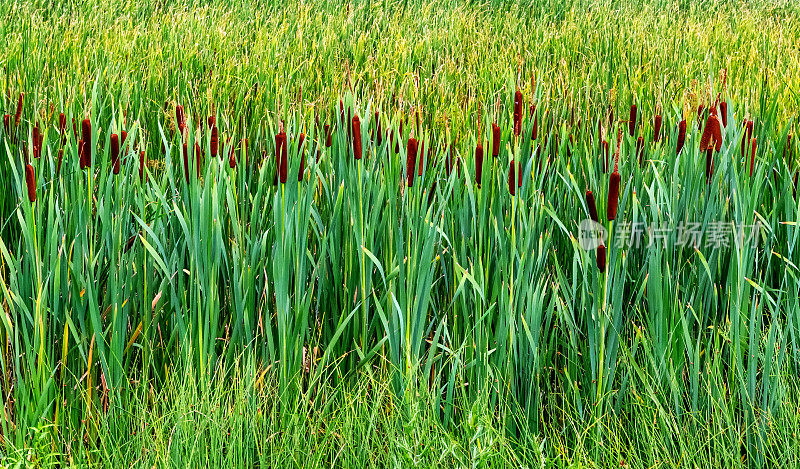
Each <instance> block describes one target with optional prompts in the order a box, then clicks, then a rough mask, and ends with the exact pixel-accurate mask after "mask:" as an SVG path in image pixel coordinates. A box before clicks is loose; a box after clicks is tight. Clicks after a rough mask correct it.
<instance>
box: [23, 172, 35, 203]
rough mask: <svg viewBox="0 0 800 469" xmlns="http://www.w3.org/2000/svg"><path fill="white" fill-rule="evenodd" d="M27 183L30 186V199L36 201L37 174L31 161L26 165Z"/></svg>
mask: <svg viewBox="0 0 800 469" xmlns="http://www.w3.org/2000/svg"><path fill="white" fill-rule="evenodd" d="M25 184H26V185H27V186H28V200H30V202H31V203H33V202H36V176H35V175H34V173H33V166H31V164H30V163H27V164H26V165H25Z"/></svg>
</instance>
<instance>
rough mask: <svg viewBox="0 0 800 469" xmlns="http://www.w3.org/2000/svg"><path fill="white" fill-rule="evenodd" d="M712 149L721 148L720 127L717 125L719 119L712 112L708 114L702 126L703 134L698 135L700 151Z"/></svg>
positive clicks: (717, 149)
mask: <svg viewBox="0 0 800 469" xmlns="http://www.w3.org/2000/svg"><path fill="white" fill-rule="evenodd" d="M708 149H714V150H715V151H719V150H720V149H722V129H721V128H720V125H719V119H717V116H715V115H714V114H711V115H709V116H708V119H707V120H706V125H705V127H704V128H703V134H702V136H701V137H700V151H706V150H708Z"/></svg>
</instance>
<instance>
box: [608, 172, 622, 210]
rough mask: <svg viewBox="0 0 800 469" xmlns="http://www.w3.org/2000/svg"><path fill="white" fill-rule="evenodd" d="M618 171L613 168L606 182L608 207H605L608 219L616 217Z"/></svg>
mask: <svg viewBox="0 0 800 469" xmlns="http://www.w3.org/2000/svg"><path fill="white" fill-rule="evenodd" d="M619 183H620V176H619V173H618V172H617V171H616V170H614V172H613V173H611V177H610V178H609V182H608V207H607V209H606V218H607V219H608V221H611V220H614V219H616V218H617V205H618V204H619Z"/></svg>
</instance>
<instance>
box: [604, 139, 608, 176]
mask: <svg viewBox="0 0 800 469" xmlns="http://www.w3.org/2000/svg"><path fill="white" fill-rule="evenodd" d="M607 172H608V141H606V140H605V139H603V174H606V173H607Z"/></svg>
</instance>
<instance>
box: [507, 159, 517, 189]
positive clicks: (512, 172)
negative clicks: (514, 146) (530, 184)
mask: <svg viewBox="0 0 800 469" xmlns="http://www.w3.org/2000/svg"><path fill="white" fill-rule="evenodd" d="M516 173H517V168H516V166H515V165H514V160H511V163H510V164H509V165H508V193H509V194H511V197H514V196H515V195H516V194H517V178H516Z"/></svg>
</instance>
